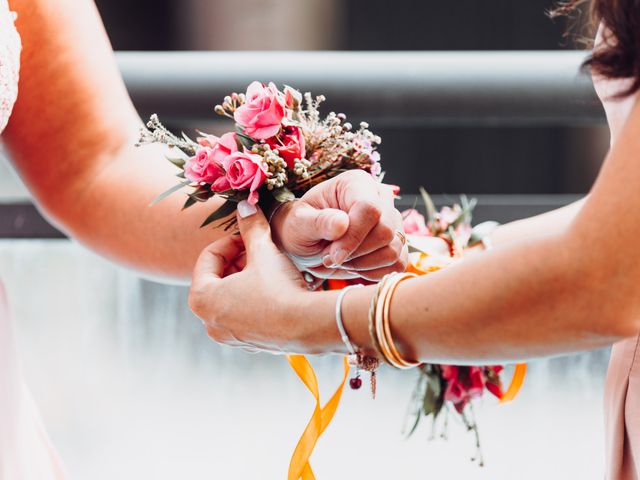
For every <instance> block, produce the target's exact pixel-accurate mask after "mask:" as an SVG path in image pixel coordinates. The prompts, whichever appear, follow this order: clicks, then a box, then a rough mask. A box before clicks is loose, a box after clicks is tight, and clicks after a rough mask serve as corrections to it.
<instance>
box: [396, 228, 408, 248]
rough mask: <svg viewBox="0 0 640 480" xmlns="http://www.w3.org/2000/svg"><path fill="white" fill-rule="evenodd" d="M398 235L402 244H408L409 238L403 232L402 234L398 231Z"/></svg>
mask: <svg viewBox="0 0 640 480" xmlns="http://www.w3.org/2000/svg"><path fill="white" fill-rule="evenodd" d="M396 235H397V236H398V238H399V239H400V242H401V243H402V245H403V246H404V245H406V244H407V237H406V235H405V234H404V233H403V232H401V231H400V230H396Z"/></svg>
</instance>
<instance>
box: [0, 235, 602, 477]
mask: <svg viewBox="0 0 640 480" xmlns="http://www.w3.org/2000/svg"><path fill="white" fill-rule="evenodd" d="M0 278H2V279H3V281H4V282H5V286H6V288H7V290H8V293H9V297H10V302H11V307H12V310H13V312H14V320H15V322H16V324H17V326H18V328H17V330H18V335H19V344H20V348H21V354H22V359H23V362H24V365H25V369H26V372H27V376H28V380H29V383H30V385H31V387H32V389H33V391H34V394H35V396H36V400H37V402H38V403H39V405H40V407H41V408H42V411H43V414H44V417H45V421H46V423H47V425H48V427H49V429H50V431H51V434H52V436H53V438H54V441H55V443H56V444H57V446H58V448H59V449H60V451H61V454H62V456H63V458H64V460H65V462H66V464H67V466H68V468H69V470H70V472H71V473H72V475H73V478H75V479H81V480H107V479H108V480H113V479H118V480H134V479H135V480H139V479H154V480H165V479H166V480H169V479H171V480H175V479H189V480H192V479H193V480H200V479H202V480H204V479H207V480H211V479H269V480H270V479H284V478H286V471H287V467H288V463H289V459H290V455H291V452H292V451H293V448H294V446H295V443H296V441H297V438H298V435H299V434H300V433H301V432H302V430H303V428H304V426H305V425H306V422H307V420H308V417H309V415H310V413H311V411H312V408H313V405H312V401H311V397H310V395H309V394H308V392H307V391H306V390H305V389H304V387H303V386H302V384H301V383H299V381H298V380H297V379H296V378H295V377H294V374H293V373H292V372H291V371H290V370H289V367H288V366H287V364H286V361H285V359H284V358H280V357H272V356H267V355H257V356H251V355H247V354H244V353H240V352H235V351H232V350H230V349H226V348H222V347H219V346H217V345H215V344H213V343H212V342H210V341H209V340H208V339H207V338H206V337H205V335H204V332H203V331H202V326H201V324H200V322H199V321H197V320H196V319H195V318H194V317H192V316H191V314H190V313H189V312H188V309H187V308H186V306H185V300H186V289H184V288H177V287H165V286H160V285H155V284H152V283H149V282H144V281H140V280H137V279H136V278H135V277H134V276H132V275H130V274H129V273H127V272H123V271H120V270H117V269H115V268H114V267H113V266H111V265H109V264H108V263H106V262H104V261H102V260H100V259H98V258H97V257H95V256H93V255H91V254H89V253H87V252H85V251H84V250H82V249H80V248H79V247H77V246H75V245H73V244H71V243H69V242H67V241H0ZM606 360H607V354H606V352H602V351H600V352H594V353H591V354H585V355H580V356H573V357H567V358H562V359H555V360H547V361H540V362H535V363H534V364H532V366H531V368H530V375H529V376H528V378H527V380H526V383H525V386H524V389H523V391H522V394H521V397H520V398H518V399H517V401H516V402H515V403H513V404H512V405H509V406H504V407H499V406H497V405H496V404H495V402H494V401H493V400H490V399H488V400H487V401H486V402H484V405H478V407H477V409H476V411H477V412H478V420H479V422H480V428H481V435H482V441H483V445H484V453H485V458H486V462H487V466H486V467H485V468H484V469H479V468H478V467H476V466H475V465H472V464H471V463H470V462H469V457H470V456H471V455H472V454H473V452H474V449H473V438H472V436H471V435H468V434H466V433H465V432H463V431H462V429H461V428H460V427H459V426H458V425H453V428H451V431H450V440H449V441H448V442H445V441H436V442H429V441H428V440H427V437H428V435H429V433H430V432H429V428H428V423H424V424H423V425H422V426H421V428H420V430H419V431H418V433H417V434H416V435H415V436H414V437H413V438H411V439H409V440H405V439H404V438H403V436H402V435H401V434H400V429H401V425H402V422H403V418H404V413H405V411H406V407H407V402H408V399H409V395H410V393H411V389H412V387H413V381H414V378H415V373H413V372H406V373H401V374H398V373H395V372H391V371H389V370H385V371H383V372H382V374H381V378H380V381H379V398H378V399H377V400H376V401H375V402H372V401H371V400H369V399H368V398H367V395H366V391H365V389H362V390H361V391H358V392H352V391H350V390H347V391H345V396H344V399H343V403H342V405H341V407H340V410H339V411H338V414H337V415H336V418H335V420H334V423H333V424H332V426H331V427H330V428H329V429H328V430H327V432H326V435H325V436H324V437H323V438H322V439H321V441H320V442H319V444H318V447H317V449H316V452H315V453H314V455H313V457H312V465H313V467H314V469H315V471H316V474H317V478H318V480H328V479H331V480H333V479H345V478H356V477H357V478H370V479H383V478H403V479H424V478H428V479H491V480H499V479H505V480H507V479H508V480H511V479H518V480H526V479H531V480H533V479H535V480H539V479H540V478H548V479H568V478H571V479H573V478H579V479H581V480H589V479H600V478H602V472H603V468H602V465H603V458H602V457H603V455H602V452H603V447H602V436H603V433H602V420H601V416H602V411H601V394H602V384H603V378H604V370H605V366H606ZM315 364H316V365H317V366H318V367H319V377H320V382H321V386H322V388H323V394H324V398H325V399H326V398H327V397H328V395H329V393H330V390H331V389H332V388H333V387H334V386H335V384H336V383H337V379H338V377H339V370H340V364H339V360H338V359H337V358H323V359H318V360H317V361H316V362H315Z"/></svg>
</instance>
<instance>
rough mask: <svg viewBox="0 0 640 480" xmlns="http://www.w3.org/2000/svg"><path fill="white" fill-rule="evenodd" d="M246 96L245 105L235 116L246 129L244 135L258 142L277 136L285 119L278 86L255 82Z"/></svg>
mask: <svg viewBox="0 0 640 480" xmlns="http://www.w3.org/2000/svg"><path fill="white" fill-rule="evenodd" d="M246 96H247V99H246V102H245V103H244V105H242V106H241V107H239V108H238V109H237V110H236V111H235V112H234V114H233V116H234V119H235V121H236V122H238V123H239V124H240V125H242V127H244V133H246V134H247V135H249V136H250V137H252V138H255V139H257V140H266V139H267V138H271V137H273V136H275V135H276V134H277V133H278V132H279V131H280V125H281V124H282V119H283V118H284V105H282V103H281V100H280V99H279V98H278V89H277V88H276V86H275V85H274V84H273V83H269V85H268V86H265V85H263V84H262V83H260V82H253V83H251V85H249V88H247V94H246Z"/></svg>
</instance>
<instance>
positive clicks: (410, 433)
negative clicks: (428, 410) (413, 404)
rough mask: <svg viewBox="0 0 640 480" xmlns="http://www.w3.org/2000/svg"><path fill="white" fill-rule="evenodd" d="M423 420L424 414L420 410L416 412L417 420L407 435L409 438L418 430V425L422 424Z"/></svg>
mask: <svg viewBox="0 0 640 480" xmlns="http://www.w3.org/2000/svg"><path fill="white" fill-rule="evenodd" d="M421 418H422V412H421V411H420V410H418V411H417V412H416V419H415V421H414V422H413V425H412V426H411V428H410V429H409V433H407V437H410V436H411V435H413V433H414V432H415V431H416V429H417V428H418V425H419V424H420V419H421Z"/></svg>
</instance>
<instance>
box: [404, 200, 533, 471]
mask: <svg viewBox="0 0 640 480" xmlns="http://www.w3.org/2000/svg"><path fill="white" fill-rule="evenodd" d="M421 194H422V198H423V201H424V203H425V207H426V211H427V218H426V219H425V217H424V216H423V215H422V214H420V213H419V212H418V211H417V210H415V209H410V210H407V211H405V212H403V218H404V230H405V233H406V234H407V238H408V240H409V245H410V249H411V253H410V263H409V266H408V271H411V272H414V273H417V274H419V275H427V274H429V273H432V272H435V271H438V270H440V269H442V268H445V267H446V266H448V265H450V264H451V263H452V262H455V261H459V260H460V259H462V258H463V257H464V252H465V249H466V248H467V247H470V246H473V245H475V244H477V243H480V242H482V240H483V238H484V236H485V235H486V234H487V233H488V231H490V230H493V228H495V226H496V225H497V224H496V223H495V222H485V223H481V224H479V225H477V226H476V227H475V228H472V227H471V218H472V212H473V209H474V207H475V205H476V200H475V199H471V200H468V199H467V197H465V196H464V195H463V196H462V197H461V198H460V203H459V204H454V205H453V206H452V207H444V208H442V209H441V210H440V211H437V210H436V208H435V206H434V204H433V202H432V200H431V198H430V197H429V195H428V194H427V192H426V191H425V190H424V189H421ZM503 369H504V367H503V366H501V365H496V366H456V365H436V364H428V363H425V364H422V365H420V366H419V367H418V371H419V377H418V381H417V384H416V387H415V390H414V394H413V400H412V403H413V407H412V409H411V410H412V411H413V414H414V420H413V422H412V425H411V427H410V429H409V433H408V435H409V436H410V435H411V434H413V433H414V432H415V430H416V429H417V427H418V424H419V423H420V420H421V418H422V417H425V416H431V417H432V418H433V423H434V428H435V425H436V421H437V420H438V418H439V417H441V416H443V417H444V420H443V422H442V423H443V425H444V429H445V431H444V432H443V433H442V436H443V437H446V426H447V424H448V415H449V413H450V412H451V411H453V412H454V413H455V414H457V415H458V416H459V417H460V419H461V420H462V422H463V423H464V425H465V427H466V428H467V429H468V430H469V431H472V432H473V433H474V434H475V438H476V447H477V454H476V456H475V457H474V459H475V460H477V462H478V464H479V465H482V464H483V458H482V451H481V448H480V436H479V433H478V426H477V424H476V421H475V417H474V413H473V404H472V400H475V399H478V398H480V397H482V396H483V395H484V394H485V392H488V393H490V394H491V395H493V396H495V397H497V398H498V399H500V400H501V401H509V400H511V399H512V398H513V397H515V395H516V394H517V392H518V390H519V388H520V385H521V384H522V379H523V376H524V365H523V364H521V365H518V366H516V373H515V374H514V379H513V380H512V383H511V386H510V387H509V388H508V389H507V390H504V389H503V385H502V380H501V378H500V372H501V371H502V370H503ZM432 436H435V435H432Z"/></svg>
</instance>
